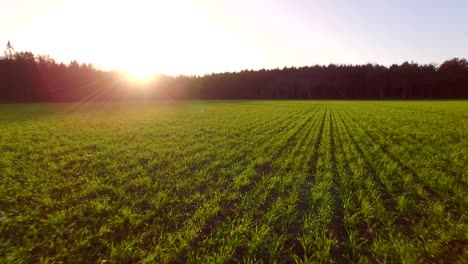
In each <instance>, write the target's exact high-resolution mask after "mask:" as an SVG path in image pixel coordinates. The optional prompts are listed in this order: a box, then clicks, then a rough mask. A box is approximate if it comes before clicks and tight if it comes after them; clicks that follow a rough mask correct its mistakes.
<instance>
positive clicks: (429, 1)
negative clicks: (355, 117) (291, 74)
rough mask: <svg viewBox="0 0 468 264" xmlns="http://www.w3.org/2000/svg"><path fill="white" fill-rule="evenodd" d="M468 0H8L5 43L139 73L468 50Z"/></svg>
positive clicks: (1, 35)
mask: <svg viewBox="0 0 468 264" xmlns="http://www.w3.org/2000/svg"><path fill="white" fill-rule="evenodd" d="M466 14H468V1H466V0H444V1H442V0H437V1H433V0H425V1H423V0H411V1H408V0H406V1H403V0H309V1H306V0H235V1H234V0H232V1H222V0H152V1H151V0H148V1H145V0H99V1H98V0H0V45H2V46H3V45H5V46H6V43H7V41H8V40H10V41H11V43H12V45H13V46H14V47H15V49H16V50H17V51H32V52H33V53H35V54H44V55H45V54H48V55H50V56H51V57H52V58H55V59H56V60H57V61H59V62H61V61H63V62H65V63H68V62H69V61H70V60H73V59H76V60H78V61H79V62H87V63H92V64H93V65H95V66H96V67H98V68H101V69H103V70H122V71H128V72H130V73H132V74H134V75H142V76H143V75H147V74H150V73H164V74H171V75H178V74H186V75H193V74H195V75H203V74H207V73H211V72H225V71H239V70H242V69H261V68H269V69H271V68H283V67H285V66H287V67H289V66H296V67H299V66H306V65H315V64H325V65H327V64H330V63H336V64H363V63H378V64H383V65H387V66H388V65H391V64H394V63H397V64H399V63H402V62H404V61H414V62H418V63H424V64H426V63H436V64H440V63H442V62H443V61H444V60H446V59H450V58H454V57H459V58H468V15H466Z"/></svg>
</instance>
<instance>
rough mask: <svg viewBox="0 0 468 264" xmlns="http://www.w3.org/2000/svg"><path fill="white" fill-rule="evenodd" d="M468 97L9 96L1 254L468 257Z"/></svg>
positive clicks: (187, 259) (10, 258)
mask: <svg viewBox="0 0 468 264" xmlns="http://www.w3.org/2000/svg"><path fill="white" fill-rule="evenodd" d="M467 217H468V101H407V102H403V101H362V102H360V101H219V102H216V101H211V102H205V101H199V102H197V101H193V102H189V101H187V102H178V103H175V102H173V103H170V102H166V103H161V102H159V103H158V102H152V103H141V104H137V103H109V104H50V105H47V104H42V105H40V104H37V105H0V263H24V262H28V263H38V262H43V263H50V262H55V263H60V262H63V263H104V262H111V263H128V262H130V263H134V262H138V263H139V262H141V263H154V262H156V263H262V262H263V263H275V262H277V263H330V262H336V263H349V262H359V263H400V262H405V263H466V262H467V261H468V221H467V220H468V219H467Z"/></svg>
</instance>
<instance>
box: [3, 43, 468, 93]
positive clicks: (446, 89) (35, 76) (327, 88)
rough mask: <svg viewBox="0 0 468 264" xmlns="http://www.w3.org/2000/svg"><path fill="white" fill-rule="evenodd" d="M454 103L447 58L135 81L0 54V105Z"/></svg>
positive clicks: (461, 67) (452, 65)
mask: <svg viewBox="0 0 468 264" xmlns="http://www.w3.org/2000/svg"><path fill="white" fill-rule="evenodd" d="M136 86H145V87H136ZM140 88H143V89H140ZM455 98H468V62H467V60H466V59H458V58H454V59H450V60H447V61H445V62H443V63H442V64H441V65H439V66H435V65H431V64H428V65H427V64H417V63H413V62H404V63H402V64H401V65H391V66H390V67H386V66H382V65H377V64H365V65H335V64H330V65H327V66H324V65H315V66H306V67H289V68H287V67H285V68H283V69H262V70H255V71H254V70H243V71H240V72H227V73H213V74H208V75H204V76H183V75H181V76H175V77H173V76H159V77H158V78H156V79H155V80H154V81H151V82H148V83H145V84H136V83H132V82H129V81H128V80H127V79H126V78H125V77H124V76H123V75H122V74H121V73H118V72H105V71H101V70H99V69H96V68H94V67H93V65H91V64H79V63H78V62H76V61H72V62H70V63H69V64H64V63H57V62H56V61H55V60H54V59H52V58H50V57H49V56H36V55H34V54H33V53H31V52H16V51H14V49H13V47H12V46H11V44H10V43H8V45H7V48H6V50H5V52H4V54H3V56H2V57H0V102H74V101H92V100H98V101H99V100H139V99H175V100H177V99H455Z"/></svg>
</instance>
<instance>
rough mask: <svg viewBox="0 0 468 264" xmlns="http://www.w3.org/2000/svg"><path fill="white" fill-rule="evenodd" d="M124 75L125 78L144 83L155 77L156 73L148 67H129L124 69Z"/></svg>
mask: <svg viewBox="0 0 468 264" xmlns="http://www.w3.org/2000/svg"><path fill="white" fill-rule="evenodd" d="M124 72H125V75H126V77H127V79H128V80H129V81H131V82H135V83H146V82H149V81H151V80H153V79H154V78H155V77H156V74H155V73H154V72H153V71H151V70H149V69H137V68H134V69H129V70H125V71H124Z"/></svg>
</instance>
